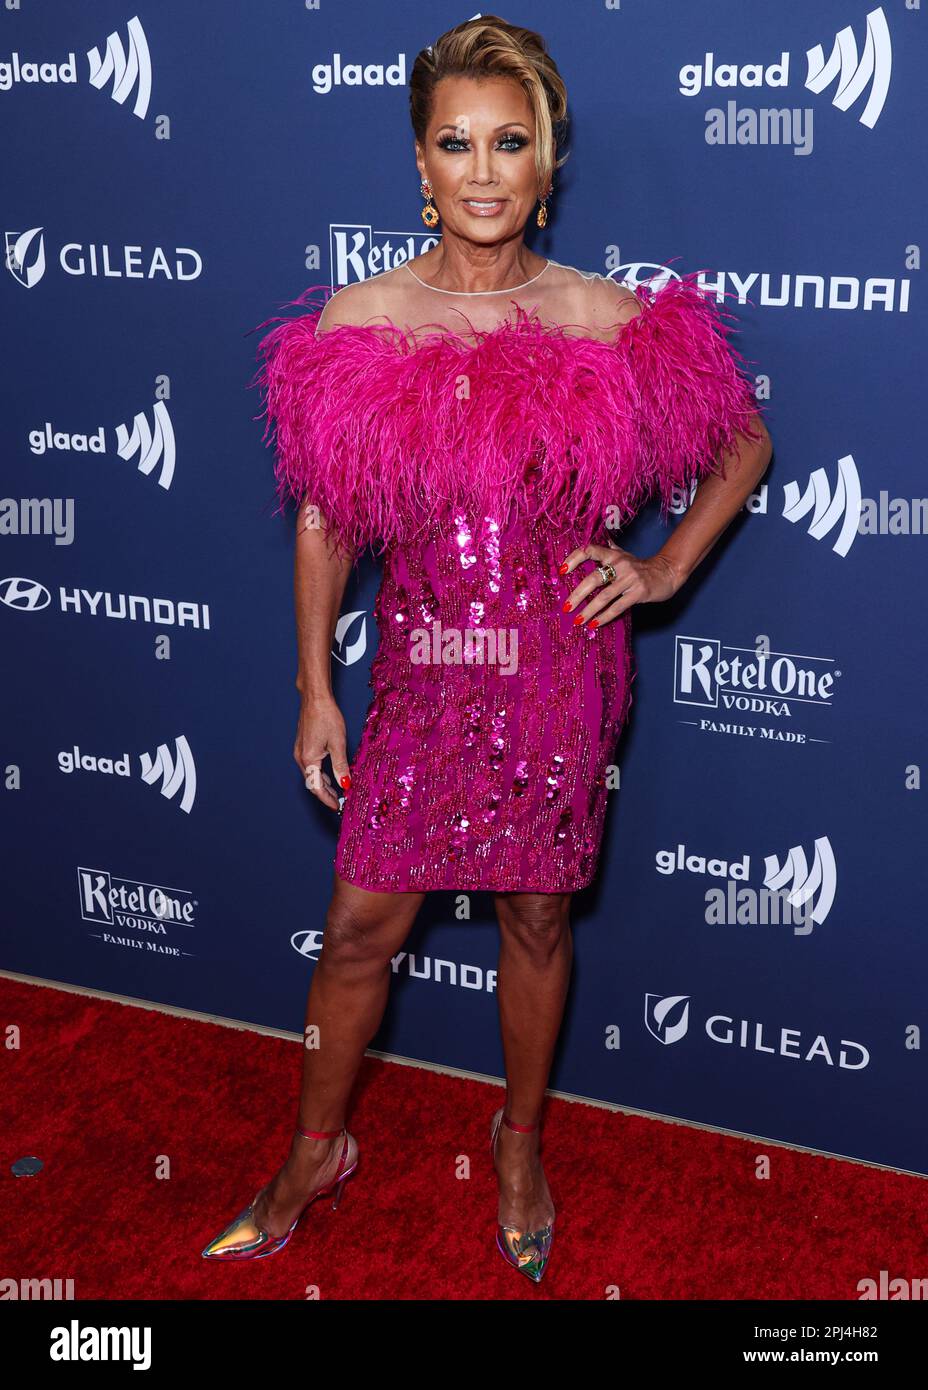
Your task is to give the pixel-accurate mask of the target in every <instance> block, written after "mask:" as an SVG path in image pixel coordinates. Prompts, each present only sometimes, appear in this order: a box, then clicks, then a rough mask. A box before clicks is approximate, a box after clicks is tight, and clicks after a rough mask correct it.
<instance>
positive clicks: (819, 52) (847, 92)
mask: <svg viewBox="0 0 928 1390" xmlns="http://www.w3.org/2000/svg"><path fill="white" fill-rule="evenodd" d="M806 58H807V60H808V65H809V70H808V76H807V77H806V86H807V87H808V89H809V91H810V92H815V94H816V96H819V95H820V94H821V93H822V92H824V91H825V89H826V88H827V87H830V86H831V84H832V83H833V82H836V83H837V88H836V91H835V94H834V96H833V97H832V99H831V104H832V106H837V108H838V110H839V111H849V110H850V108H851V107H852V106H853V104H854V102H855V101H857V100H858V98H859V97H861V96H862V95H863V93H864V92H865V91H866V89H867V86H868V85H869V87H870V95H869V97H868V98H867V104H866V106H865V107H864V109H863V111H862V112H861V113H860V117H859V120H860V123H861V125H865V126H868V127H869V128H870V129H871V130H872V129H873V127H874V126H875V125H876V123H877V121H878V120H879V118H880V112H881V111H882V110H883V107H884V105H885V103H886V97H887V95H888V93H889V79H890V74H891V73H892V69H893V46H892V40H891V39H890V36H889V25H888V24H887V23H886V16H885V14H884V13H883V10H882V8H878V9H875V10H871V11H870V13H869V14H868V15H867V37H866V39H865V40H864V51H863V56H862V57H858V54H857V40H856V39H855V38H854V30H853V29H852V28H851V26H850V25H848V26H847V28H846V29H842V30H840V32H839V33H837V34H836V35H835V37H834V42H833V44H832V49H831V56H830V57H829V58H828V60H827V61H826V59H825V53H824V50H823V48H822V45H821V44H820V43H817V44H816V45H815V47H814V48H810V49H809V50H808V52H807V54H806Z"/></svg>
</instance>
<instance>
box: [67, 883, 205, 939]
mask: <svg viewBox="0 0 928 1390" xmlns="http://www.w3.org/2000/svg"><path fill="white" fill-rule="evenodd" d="M77 888H78V895H79V900H80V913H81V917H82V919H83V920H84V921H85V922H91V923H93V924H94V925H96V926H99V927H102V928H104V930H103V931H99V932H92V933H90V935H92V936H95V937H97V938H98V939H99V940H101V941H102V942H103V943H104V945H107V946H129V947H131V948H133V949H135V950H148V951H154V952H155V953H156V954H158V955H166V956H178V957H179V956H189V955H191V954H192V953H191V952H190V951H184V950H182V949H181V948H180V947H178V946H171V945H168V944H167V941H166V940H165V938H166V937H167V935H168V927H171V926H176V927H195V926H196V912H195V909H196V906H197V900H196V898H195V897H194V896H193V894H192V893H190V892H188V891H187V889H185V888H161V887H159V886H158V885H157V884H154V883H140V882H139V880H138V879H136V878H118V877H117V876H116V875H115V874H111V873H109V872H108V871H107V870H106V869H85V868H82V867H81V866H80V865H79V866H78V870H77ZM114 928H115V929H116V930H117V931H119V932H138V933H140V934H142V935H141V939H140V938H139V937H138V936H128V935H127V936H119V935H115V934H114V932H113V929H114Z"/></svg>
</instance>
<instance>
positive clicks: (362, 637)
mask: <svg viewBox="0 0 928 1390" xmlns="http://www.w3.org/2000/svg"><path fill="white" fill-rule="evenodd" d="M364 614H365V610H364V609H363V608H360V609H358V611H357V612H356V613H343V614H342V615H341V617H340V618H339V620H338V622H337V623H336V624H335V645H334V646H333V648H332V655H333V656H334V657H335V660H336V661H340V662H341V664H342V665H343V666H353V665H354V663H355V662H356V661H360V660H361V657H362V656H363V655H364V653H365V652H366V651H367V620H366V618H365V616H364ZM358 619H360V622H358ZM352 625H355V626H356V627H357V629H358V632H357V636H356V637H355V638H354V640H353V641H350V642H349V640H348V634H349V632H350V631H351V628H352Z"/></svg>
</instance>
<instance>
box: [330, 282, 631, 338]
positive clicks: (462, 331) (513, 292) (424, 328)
mask: <svg viewBox="0 0 928 1390" xmlns="http://www.w3.org/2000/svg"><path fill="white" fill-rule="evenodd" d="M552 267H554V268H557V269H558V270H560V271H568V272H570V278H571V280H572V279H573V277H576V281H577V282H579V281H583V280H585V281H587V282H590V281H591V280H594V279H596V280H604V279H605V278H606V277H604V276H602V275H599V274H598V273H597V272H596V271H588V272H584V271H581V270H578V269H577V268H576V267H575V266H564V265H561V263H560V262H559V261H555V260H551V259H549V260H548V261H547V262H546V264H545V265H544V267H543V268H542V270H541V271H539V273H538V275H536V276H534V277H533V278H532V279H531V280H530V281H527V282H525V284H524V285H522V286H512V287H511V288H509V289H507V290H493V291H490V292H489V296H490V297H488V298H481V294H482V292H480V293H478V294H477V295H475V296H474V297H473V298H471V297H469V296H468V295H467V294H466V293H462V294H460V295H459V294H458V293H457V292H456V291H453V290H452V291H443V292H441V293H440V294H438V293H436V290H435V289H434V287H433V286H431V285H427V284H426V282H425V281H424V280H420V278H419V277H418V276H417V275H416V274H415V273H414V272H411V273H410V275H409V276H403V291H402V295H401V296H400V303H401V305H402V313H401V314H400V313H399V312H397V309H398V308H399V305H398V304H396V303H394V305H393V307H392V309H391V310H390V311H387V310H384V311H383V312H382V313H381V314H374V315H372V316H371V318H369V319H368V320H367V321H366V322H365V323H363V324H355V325H334V326H333V327H332V328H331V329H325V330H324V331H323V338H325V337H327V336H328V335H329V334H330V333H333V332H334V333H337V332H339V329H340V328H341V327H346V328H347V330H348V332H349V333H350V332H351V331H357V330H358V329H361V330H362V331H364V332H368V331H369V332H371V333H372V334H373V335H374V336H375V337H377V338H381V337H382V338H383V339H384V341H386V342H388V343H390V344H391V345H394V346H396V347H397V348H398V349H400V350H401V351H403V352H404V353H407V352H410V351H413V352H415V351H419V350H421V348H423V347H436V346H440V345H441V344H443V343H450V344H451V345H454V346H458V347H460V348H462V349H464V348H466V349H475V348H478V347H480V346H481V344H483V343H484V342H486V341H487V340H490V341H497V340H499V339H502V338H504V337H506V336H508V335H512V336H513V337H514V338H515V339H519V338H522V339H523V341H525V342H526V343H527V341H528V339H529V338H530V337H532V336H533V334H538V333H541V334H543V335H544V337H546V338H552V337H553V338H558V339H568V340H570V341H571V342H578V343H592V344H595V345H597V346H600V347H602V348H604V349H606V350H610V349H614V348H615V347H616V346H617V345H618V344H619V343H620V342H622V341H623V339H625V337H626V336H627V332H626V331H627V330H628V329H629V328H630V327H631V325H632V324H633V323H635V322H637V321H638V319H639V317H640V316H632V317H631V318H629V319H626V320H621V319H620V317H619V309H618V302H617V307H616V317H615V321H614V322H613V323H612V324H611V325H609V327H610V328H611V330H612V331H611V333H610V334H609V336H603V331H602V329H601V331H600V333H597V332H596V331H595V330H594V329H593V328H592V324H591V321H590V316H589V314H588V313H587V312H585V311H584V309H583V308H582V307H581V305H580V303H579V302H578V299H577V297H576V294H575V293H572V292H571V288H570V283H569V282H568V283H567V284H565V277H564V276H563V275H558V276H557V277H555V278H552V277H551V276H550V275H546V274H545V272H546V271H548V270H549V269H551V268H552ZM408 269H410V267H409V265H408V263H406V264H404V265H403V266H398V267H396V269H395V270H394V271H392V272H390V271H388V272H386V274H387V275H399V274H401V272H402V271H403V270H408ZM575 283H576V282H575ZM612 283H614V282H612ZM635 294H636V298H637V299H638V302H639V304H640V305H641V306H642V308H645V307H647V301H646V300H644V299H643V298H642V296H641V295H639V294H638V293H637V291H635ZM506 296H508V299H507V298H505V297H506ZM457 298H466V299H467V300H468V302H467V304H466V305H458V304H457V303H456V300H457ZM504 304H505V305H506V306H507V310H506V312H505V313H502V314H501V313H500V310H501V309H502V307H503V305H504ZM377 319H380V320H382V321H381V322H376V320H377ZM383 320H385V322H384V321H383Z"/></svg>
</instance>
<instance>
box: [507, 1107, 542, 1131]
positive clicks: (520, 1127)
mask: <svg viewBox="0 0 928 1390" xmlns="http://www.w3.org/2000/svg"><path fill="white" fill-rule="evenodd" d="M503 1124H504V1125H505V1126H506V1128H507V1129H514V1130H515V1132H516V1133H517V1134H531V1133H532V1132H533V1130H536V1129H537V1128H538V1121H537V1120H536V1121H535V1123H534V1124H533V1125H517V1124H516V1122H515V1120H510V1118H509V1116H508V1115H507V1114H506V1112H505V1111H503Z"/></svg>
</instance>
